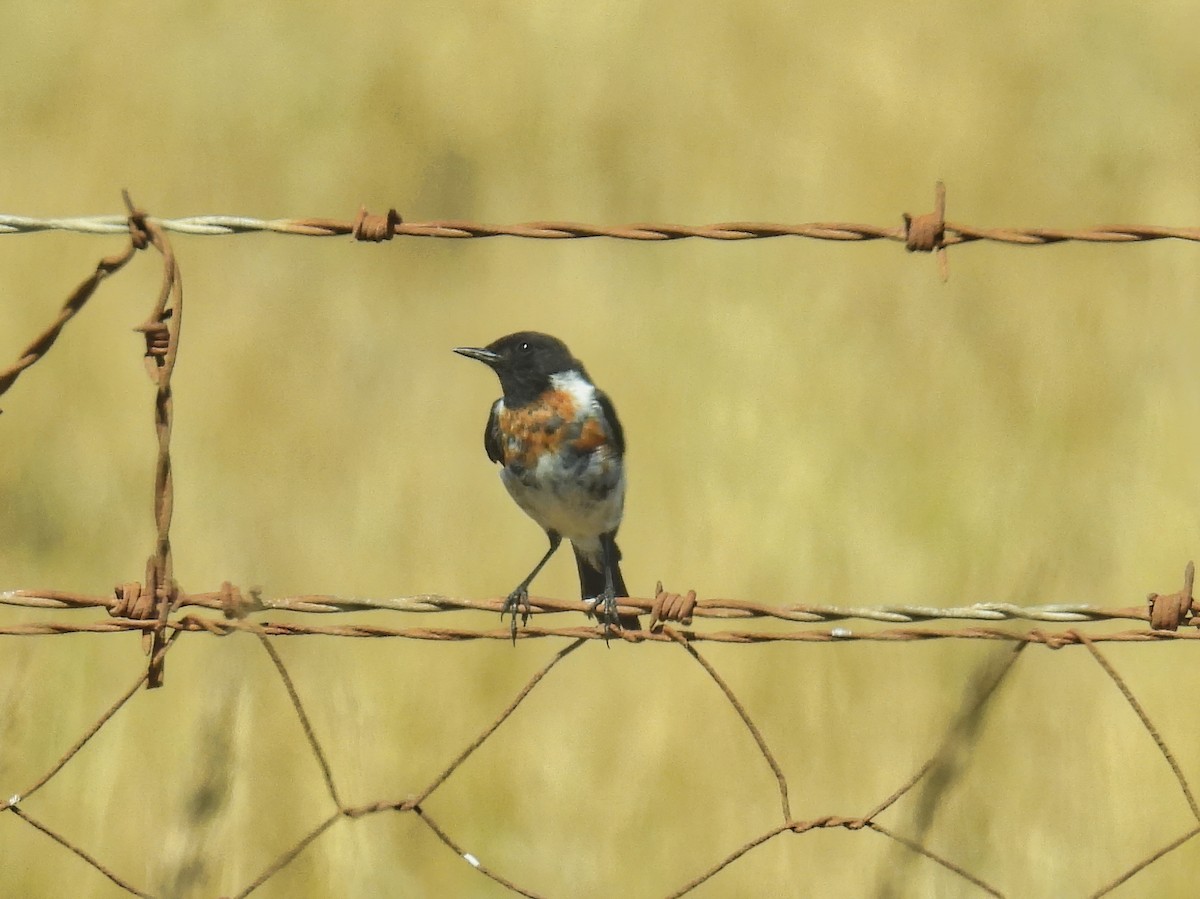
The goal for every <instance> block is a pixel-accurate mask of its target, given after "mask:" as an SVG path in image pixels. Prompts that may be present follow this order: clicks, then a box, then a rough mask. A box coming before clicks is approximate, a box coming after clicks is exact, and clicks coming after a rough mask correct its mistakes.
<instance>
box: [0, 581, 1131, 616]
mask: <svg viewBox="0 0 1200 899" xmlns="http://www.w3.org/2000/svg"><path fill="white" fill-rule="evenodd" d="M226 586H227V587H229V589H230V590H232V591H233V592H234V593H235V594H237V598H235V599H233V600H232V606H231V601H230V600H229V598H228V594H227V593H225V592H224V591H214V592H209V593H183V592H182V591H181V592H180V593H179V594H178V596H177V599H176V604H175V608H177V609H178V608H183V607H186V606H192V607H196V608H205V609H213V610H216V611H222V612H225V613H226V614H229V615H231V616H237V617H242V616H245V615H251V614H256V613H260V612H298V613H305V614H319V615H327V614H347V613H352V612H417V613H426V612H458V611H482V612H491V613H498V612H499V610H500V608H501V607H502V605H503V603H504V599H503V598H502V597H496V598H491V599H463V598H459V597H452V596H441V595H437V594H420V595H416V596H400V597H385V598H370V597H342V596H331V595H306V596H285V597H280V598H278V599H269V598H265V597H263V596H261V594H260V593H259V591H257V590H254V591H250V592H251V594H252V596H253V597H254V598H252V599H250V600H244V599H241V591H239V590H238V588H237V587H230V586H229V585H228V584H226ZM125 587H126V585H122V589H124V588H125ZM137 589H139V590H140V589H142V588H141V587H140V585H138V586H137ZM529 601H530V605H531V608H532V612H533V615H535V616H537V615H544V614H549V613H552V612H584V613H586V612H588V611H590V610H591V605H590V604H589V603H587V602H584V601H582V600H578V599H554V598H550V597H537V596H531V597H530V599H529ZM656 602H657V598H652V599H645V598H638V597H628V598H622V599H621V600H620V606H621V608H622V610H625V609H628V610H629V611H631V612H632V611H638V612H642V613H645V612H649V611H652V610H653V608H654V605H655V603H656ZM0 605H10V606H20V607H25V608H34V609H80V610H82V609H107V610H109V611H114V610H117V609H119V608H120V607H121V605H122V600H119V599H115V598H114V597H113V596H111V595H110V596H92V595H88V594H82V593H70V592H67V591H60V590H0ZM691 613H692V615H693V616H695V617H698V618H714V619H751V618H769V619H775V620H779V621H795V622H812V623H820V622H836V621H851V620H855V619H859V620H863V621H879V622H888V623H893V624H905V623H914V622H918V621H947V620H968V621H1044V622H1054V623H1071V622H1088V621H1114V620H1127V621H1148V620H1150V615H1149V613H1148V612H1147V610H1146V608H1145V607H1144V606H1143V607H1141V608H1135V607H1125V608H1099V607H1097V606H1095V605H1091V604H1088V603H1050V604H1044V605H1028V606H1022V605H1017V604H1015V603H1002V602H980V603H975V604H973V605H969V606H925V605H909V604H895V605H889V604H882V605H878V606H832V605H804V604H799V603H793V604H787V605H771V604H770V603H766V602H755V601H750V600H737V599H699V600H696V602H695V605H694V606H693V608H692V610H691ZM119 617H120V616H119Z"/></svg>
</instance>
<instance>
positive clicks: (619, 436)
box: [596, 387, 625, 454]
mask: <svg viewBox="0 0 1200 899" xmlns="http://www.w3.org/2000/svg"><path fill="white" fill-rule="evenodd" d="M596 402H597V403H598V404H599V405H600V411H601V412H603V413H604V417H605V419H606V420H607V421H608V425H609V427H610V428H612V447H613V449H615V450H616V451H617V452H618V453H620V454H624V453H625V432H624V431H623V430H621V420H620V419H619V418H617V410H616V408H615V407H614V406H613V404H612V400H610V399H609V398H608V394H607V393H605V392H604V391H603V390H601V389H600V388H599V387H597V388H596Z"/></svg>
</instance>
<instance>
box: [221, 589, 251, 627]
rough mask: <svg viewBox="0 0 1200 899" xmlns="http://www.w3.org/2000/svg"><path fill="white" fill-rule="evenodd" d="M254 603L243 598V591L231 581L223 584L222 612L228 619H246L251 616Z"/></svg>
mask: <svg viewBox="0 0 1200 899" xmlns="http://www.w3.org/2000/svg"><path fill="white" fill-rule="evenodd" d="M252 607H253V603H251V602H249V601H248V600H246V599H245V598H244V597H243V596H242V591H241V590H239V589H238V588H237V587H235V586H234V585H233V584H231V583H229V581H223V582H222V583H221V612H222V613H223V614H224V615H225V617H226V618H238V619H240V618H245V617H246V616H247V615H248V614H250V610H251V609H252Z"/></svg>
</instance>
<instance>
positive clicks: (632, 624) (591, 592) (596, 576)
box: [571, 542, 642, 631]
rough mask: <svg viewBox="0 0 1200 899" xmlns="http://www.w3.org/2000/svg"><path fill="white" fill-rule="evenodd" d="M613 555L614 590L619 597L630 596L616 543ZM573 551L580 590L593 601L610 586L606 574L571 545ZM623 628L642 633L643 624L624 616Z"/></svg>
mask: <svg viewBox="0 0 1200 899" xmlns="http://www.w3.org/2000/svg"><path fill="white" fill-rule="evenodd" d="M612 547H613V554H614V556H615V558H613V559H611V560H609V561H610V564H611V565H612V581H613V589H614V590H615V591H616V594H617V596H628V595H629V590H628V588H627V587H626V586H625V578H623V577H622V576H621V566H620V565H618V564H617V563H618V562H619V561H620V559H621V551H620V550H619V549H617V544H616V543H615V542H614V543H613V545H612ZM571 549H573V550H575V565H576V567H577V568H578V569H579V590H580V594H581V595H582V597H583V598H584V599H592V598H594V597H597V596H599V595H600V594H601V593H603V592H604V589H605V587H607V586H608V584H607V583H606V581H605V577H604V572H603V571H601V570H599V569H598V568H594V567H593V566H592V563H591V562H589V561H588V559H587V558H586V557H585V556H584V555H583V554H582V553H580V552H579V548H578V547H576V546H575V545H574V544H571ZM621 628H622V629H623V630H627V631H640V630H641V629H642V623H641V622H640V621H638V618H637V616H636V615H622V616H621Z"/></svg>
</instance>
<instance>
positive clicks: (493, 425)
mask: <svg viewBox="0 0 1200 899" xmlns="http://www.w3.org/2000/svg"><path fill="white" fill-rule="evenodd" d="M501 402H503V401H502V400H496V402H494V403H492V411H491V412H489V413H488V420H487V426H486V427H485V428H484V429H483V448H484V449H485V450H486V451H487V455H488V458H489V459H491V460H492V461H493V462H501V463H503V461H504V456H503V454H502V453H501V451H500V424H499V422H498V421H497V420H496V418H497V416H496V412H497V410H498V409H499V408H500V403H501Z"/></svg>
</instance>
